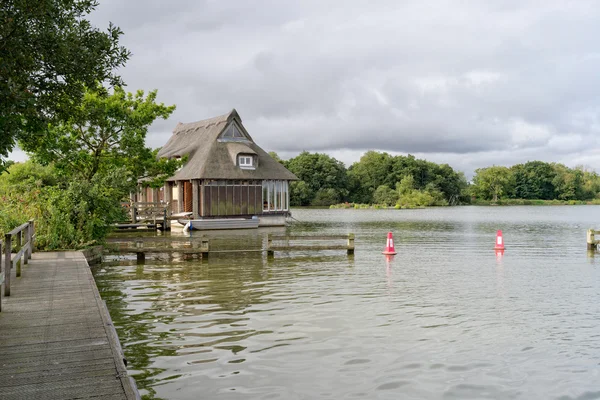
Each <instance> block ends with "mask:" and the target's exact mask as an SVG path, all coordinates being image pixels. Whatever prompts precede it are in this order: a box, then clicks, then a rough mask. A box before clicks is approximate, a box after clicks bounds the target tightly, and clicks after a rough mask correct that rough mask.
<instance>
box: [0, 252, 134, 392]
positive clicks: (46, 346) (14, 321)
mask: <svg viewBox="0 0 600 400" xmlns="http://www.w3.org/2000/svg"><path fill="white" fill-rule="evenodd" d="M0 398H2V399H5V400H9V399H60V400H63V399H108V400H116V399H136V398H139V394H138V393H137V389H136V388H135V383H133V382H132V380H131V378H130V377H129V376H128V375H127V370H126V368H125V365H124V362H123V356H122V353H121V349H120V345H119V341H118V338H117V335H116V332H115V330H114V327H113V326H112V322H111V320H110V316H109V314H108V311H107V309H106V306H105V305H104V303H103V301H102V299H101V298H100V295H99V293H98V289H97V288H96V284H95V282H94V278H93V276H92V273H91V271H90V269H89V266H88V264H87V261H86V260H85V257H84V256H83V254H82V253H81V252H61V253H33V257H32V259H30V260H29V263H28V265H25V266H23V269H22V276H21V277H20V278H15V277H14V276H13V281H12V284H11V294H10V296H9V297H4V298H3V303H2V312H0Z"/></svg>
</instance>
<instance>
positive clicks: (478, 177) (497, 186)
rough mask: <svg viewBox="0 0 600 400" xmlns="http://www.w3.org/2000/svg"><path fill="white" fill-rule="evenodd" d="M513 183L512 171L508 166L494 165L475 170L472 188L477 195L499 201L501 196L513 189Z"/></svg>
mask: <svg viewBox="0 0 600 400" xmlns="http://www.w3.org/2000/svg"><path fill="white" fill-rule="evenodd" d="M512 185H513V175H512V171H511V170H510V169H509V168H507V167H501V166H493V167H487V168H479V169H476V170H475V176H474V177H473V185H472V186H471V190H472V193H473V195H475V196H478V197H482V198H484V199H487V200H490V199H491V200H492V201H498V198H499V197H500V196H502V195H503V194H506V193H509V192H510V191H511V187H512Z"/></svg>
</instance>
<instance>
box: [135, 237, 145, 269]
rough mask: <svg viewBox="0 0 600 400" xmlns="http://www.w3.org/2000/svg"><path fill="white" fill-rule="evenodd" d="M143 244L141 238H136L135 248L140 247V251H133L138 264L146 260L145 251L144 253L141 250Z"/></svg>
mask: <svg viewBox="0 0 600 400" xmlns="http://www.w3.org/2000/svg"><path fill="white" fill-rule="evenodd" d="M143 246H144V242H142V241H141V240H136V242H135V248H136V249H140V251H138V252H136V253H135V255H136V258H137V263H138V264H141V263H143V262H144V261H146V253H144V251H143V250H142V247H143Z"/></svg>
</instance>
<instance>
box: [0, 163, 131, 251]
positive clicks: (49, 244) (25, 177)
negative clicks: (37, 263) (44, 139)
mask: <svg viewBox="0 0 600 400" xmlns="http://www.w3.org/2000/svg"><path fill="white" fill-rule="evenodd" d="M55 172H56V171H55V170H54V169H53V168H52V167H49V166H47V167H44V166H41V165H39V164H36V163H34V162H33V161H28V162H26V163H16V164H14V165H12V166H11V167H10V168H9V169H8V170H7V172H6V173H4V174H2V175H0V200H1V201H2V202H3V207H2V208H1V209H0V233H2V234H4V233H6V232H8V231H9V230H11V229H12V228H14V227H16V226H18V225H21V224H22V223H24V222H25V221H27V220H29V219H35V223H36V232H37V241H36V245H37V247H38V248H40V249H43V250H56V249H78V248H83V247H86V246H88V245H91V244H95V243H99V242H102V240H103V239H104V237H105V236H106V234H107V233H108V231H109V229H110V225H111V224H112V223H114V222H116V221H119V220H122V218H123V217H124V214H123V213H124V211H123V208H122V207H121V203H120V201H121V199H122V198H123V197H124V196H126V195H127V194H128V193H129V183H128V179H127V178H128V174H129V172H128V171H127V170H125V169H123V168H116V169H114V170H112V171H110V172H108V173H106V174H97V175H96V176H95V177H94V178H93V179H92V181H91V182H88V181H85V180H68V179H62V178H61V177H59V176H57V175H56V174H55ZM17 176H19V177H20V178H21V182H20V183H18V184H16V183H15V177H17Z"/></svg>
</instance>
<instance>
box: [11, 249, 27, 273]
mask: <svg viewBox="0 0 600 400" xmlns="http://www.w3.org/2000/svg"><path fill="white" fill-rule="evenodd" d="M24 253H25V248H24V247H21V250H19V252H18V253H17V254H15V256H14V257H13V260H12V266H13V268H14V267H15V266H16V265H17V261H19V260H20V259H21V257H23V254H24Z"/></svg>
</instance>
